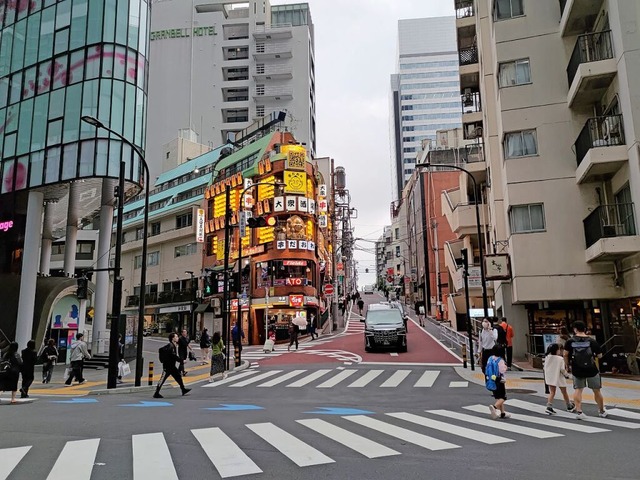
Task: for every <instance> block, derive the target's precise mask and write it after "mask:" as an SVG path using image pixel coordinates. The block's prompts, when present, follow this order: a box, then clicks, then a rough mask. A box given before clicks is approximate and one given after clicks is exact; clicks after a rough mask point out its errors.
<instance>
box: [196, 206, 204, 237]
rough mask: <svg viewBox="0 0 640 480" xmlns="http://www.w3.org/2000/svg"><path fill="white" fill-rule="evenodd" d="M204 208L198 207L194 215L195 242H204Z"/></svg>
mask: <svg viewBox="0 0 640 480" xmlns="http://www.w3.org/2000/svg"><path fill="white" fill-rule="evenodd" d="M204 223H205V222H204V208H199V209H198V212H197V215H196V242H198V243H204Z"/></svg>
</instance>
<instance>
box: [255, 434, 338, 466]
mask: <svg viewBox="0 0 640 480" xmlns="http://www.w3.org/2000/svg"><path fill="white" fill-rule="evenodd" d="M247 427H248V428H249V429H250V430H251V431H253V433H255V434H256V435H258V436H260V437H262V439H263V440H264V441H265V442H268V443H270V444H271V445H272V446H273V447H275V448H277V449H278V450H279V451H280V452H281V453H282V454H283V455H285V456H287V457H288V458H289V459H290V460H291V461H292V462H293V463H295V464H296V465H298V466H299V467H308V466H310V465H322V464H325V463H334V462H335V460H333V459H332V458H329V457H327V456H326V455H325V454H324V453H322V452H320V451H319V450H316V449H315V448H313V447H312V446H311V445H309V444H307V443H305V442H303V441H302V440H300V439H298V438H296V437H294V436H293V435H291V434H290V433H289V432H287V431H285V430H282V429H281V428H279V427H276V426H275V425H274V424H273V423H255V424H252V425H247Z"/></svg>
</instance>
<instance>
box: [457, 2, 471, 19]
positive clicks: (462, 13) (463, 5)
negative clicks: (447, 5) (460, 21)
mask: <svg viewBox="0 0 640 480" xmlns="http://www.w3.org/2000/svg"><path fill="white" fill-rule="evenodd" d="M474 15H475V10H474V8H473V0H456V18H467V17H473V16H474Z"/></svg>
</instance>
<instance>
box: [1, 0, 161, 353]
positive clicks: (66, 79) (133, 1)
mask: <svg viewBox="0 0 640 480" xmlns="http://www.w3.org/2000/svg"><path fill="white" fill-rule="evenodd" d="M149 18H150V6H149V4H148V2H147V1H145V0H111V1H106V2H101V1H100V2H99V1H88V0H63V1H58V2H53V1H36V2H28V1H13V2H2V4H1V5H0V19H1V21H2V30H1V32H2V33H1V38H2V40H1V42H0V125H1V127H0V148H1V149H2V160H1V163H0V178H1V186H0V225H1V227H0V283H1V284H2V286H3V295H2V297H1V298H0V309H1V310H2V312H3V315H2V316H1V317H0V329H2V331H3V333H4V335H5V336H6V337H8V338H10V339H15V340H16V341H17V342H18V343H19V344H20V346H21V347H23V346H24V345H25V344H26V342H27V341H28V340H30V339H31V338H35V339H36V341H37V343H41V342H42V341H43V338H44V336H45V335H47V336H55V338H56V339H58V345H59V346H60V347H65V346H66V344H67V341H68V340H69V339H70V338H72V337H73V335H74V334H75V333H76V332H77V331H84V332H85V333H89V338H87V337H85V338H87V339H88V340H91V333H92V330H91V328H90V327H89V328H87V326H88V325H91V323H92V326H93V330H97V331H104V330H106V317H107V308H106V307H107V293H108V290H109V287H108V285H109V274H108V272H107V271H106V269H107V268H108V266H109V249H110V243H111V231H112V229H111V224H112V219H113V207H114V203H115V200H114V187H115V186H116V185H117V183H118V178H119V176H120V164H121V162H124V164H125V173H124V178H125V191H124V192H122V193H123V197H124V198H125V199H126V198H129V197H131V196H133V195H135V194H136V193H137V192H139V191H140V189H141V187H142V185H143V184H144V182H145V181H147V179H145V178H144V175H143V171H144V169H143V161H144V160H143V159H141V158H140V157H139V153H144V147H145V130H146V125H145V122H146V119H145V117H146V108H147V103H146V99H147V70H148V62H147V51H148V30H149V29H148V25H149ZM83 116H90V117H93V118H96V119H98V120H99V122H101V123H102V124H104V125H105V126H108V127H109V128H111V129H113V130H114V131H115V132H117V133H118V134H120V135H122V136H123V137H125V138H126V139H128V140H129V141H130V142H131V144H133V145H135V146H136V147H137V148H138V149H139V150H140V152H139V153H138V152H135V151H134V149H132V148H131V146H130V145H127V144H126V142H122V141H120V140H118V139H116V138H115V137H113V136H111V135H110V134H109V133H108V132H107V131H106V130H104V129H100V128H96V127H95V126H93V125H91V124H88V123H85V122H82V121H81V117H83ZM89 226H92V227H93V229H94V230H98V229H99V231H100V233H99V235H98V237H97V242H96V239H94V240H93V241H89V242H88V243H87V244H86V245H88V246H89V250H88V251H85V250H84V246H81V242H80V241H79V240H78V237H79V235H78V232H79V231H81V230H83V229H84V228H87V227H89ZM80 237H81V238H83V237H82V235H80ZM61 241H63V243H62V248H60V249H59V252H58V253H60V254H61V255H62V254H63V255H64V262H63V268H62V269H61V271H60V272H55V274H54V275H51V274H52V273H54V272H52V271H51V264H50V262H51V258H52V245H56V244H61V243H60V242H61ZM83 245H84V244H83ZM95 250H97V252H98V255H97V258H98V260H97V262H98V263H97V268H104V269H105V271H103V272H100V273H98V274H97V275H95V276H94V277H93V279H92V280H93V282H90V283H89V284H88V289H87V290H88V292H86V293H87V294H88V295H86V296H85V295H84V293H83V294H81V295H80V297H85V298H78V295H77V291H76V288H77V283H76V279H75V278H73V277H74V276H76V272H77V269H78V265H77V264H76V261H77V260H78V258H80V259H81V260H82V259H83V258H84V257H83V255H91V254H92V253H94V252H95ZM94 292H96V293H94ZM86 297H88V298H86ZM87 314H89V315H87ZM54 332H57V333H56V335H54ZM61 355H62V353H61Z"/></svg>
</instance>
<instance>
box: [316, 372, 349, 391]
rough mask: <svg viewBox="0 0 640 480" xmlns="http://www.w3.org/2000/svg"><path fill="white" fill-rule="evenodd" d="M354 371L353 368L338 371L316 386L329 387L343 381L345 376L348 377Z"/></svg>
mask: <svg viewBox="0 0 640 480" xmlns="http://www.w3.org/2000/svg"><path fill="white" fill-rule="evenodd" d="M354 373H356V371H355V370H343V371H341V372H340V373H338V374H337V375H334V376H333V377H332V378H330V379H329V380H327V381H325V382H323V383H321V384H320V385H318V387H317V388H331V387H335V386H336V385H337V384H339V383H340V382H341V381H343V380H344V379H345V378H348V377H350V376H351V375H353V374H354Z"/></svg>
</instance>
